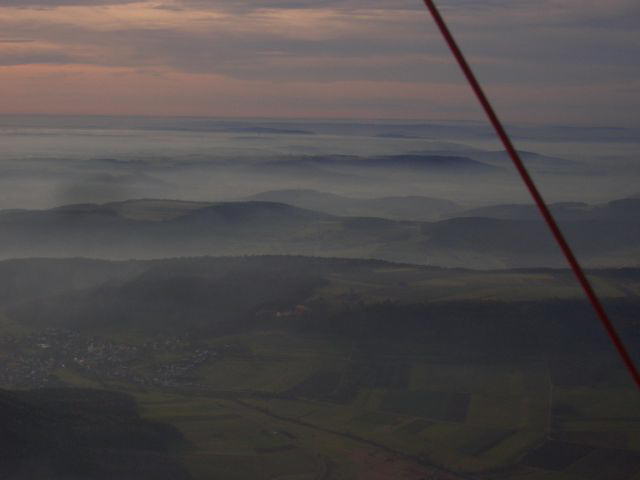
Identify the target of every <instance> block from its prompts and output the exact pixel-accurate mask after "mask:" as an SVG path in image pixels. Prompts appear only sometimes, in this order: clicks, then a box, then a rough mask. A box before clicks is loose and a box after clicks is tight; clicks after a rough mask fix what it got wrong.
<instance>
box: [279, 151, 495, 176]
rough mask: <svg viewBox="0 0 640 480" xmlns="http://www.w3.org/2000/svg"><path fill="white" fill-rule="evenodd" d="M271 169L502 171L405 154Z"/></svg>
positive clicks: (329, 158)
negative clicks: (344, 168)
mask: <svg viewBox="0 0 640 480" xmlns="http://www.w3.org/2000/svg"><path fill="white" fill-rule="evenodd" d="M267 165H269V166H287V167H293V166H295V165H304V166H313V167H349V168H358V169H365V171H366V169H391V170H394V171H403V170H404V171H414V172H424V173H442V174H460V173H492V172H497V171H500V170H502V168H501V167H497V166H494V165H490V164H488V163H484V162H481V161H478V160H473V159H471V158H468V157H462V156H456V155H433V154H422V153H416V154H404V155H384V156H376V157H359V156H355V155H326V156H307V157H297V158H292V159H283V160H277V161H273V162H268V163H267Z"/></svg>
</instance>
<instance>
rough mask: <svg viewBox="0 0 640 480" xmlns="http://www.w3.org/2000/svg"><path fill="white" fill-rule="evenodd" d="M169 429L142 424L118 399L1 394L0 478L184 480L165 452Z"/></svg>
mask: <svg viewBox="0 0 640 480" xmlns="http://www.w3.org/2000/svg"><path fill="white" fill-rule="evenodd" d="M183 443H184V439H183V437H182V435H181V434H180V432H178V430H176V429H175V428H174V427H172V426H169V425H164V424H159V423H153V422H149V421H146V420H143V419H141V418H140V416H139V415H138V412H137V407H136V403H135V401H134V400H133V399H132V398H130V397H129V396H127V395H125V394H121V393H115V392H107V391H96V390H79V389H51V390H49V389H45V390H33V391H20V392H9V391H4V390H0V451H1V452H2V454H1V457H0V458H1V460H2V461H0V478H3V479H7V480H43V479H47V480H112V479H115V478H118V479H122V480H188V479H189V478H191V477H190V475H189V474H188V472H187V471H186V470H185V469H184V468H183V467H182V466H181V465H180V464H179V463H177V462H176V461H175V460H174V459H172V458H171V455H170V451H171V450H172V449H174V448H175V447H177V446H179V445H180V444H183Z"/></svg>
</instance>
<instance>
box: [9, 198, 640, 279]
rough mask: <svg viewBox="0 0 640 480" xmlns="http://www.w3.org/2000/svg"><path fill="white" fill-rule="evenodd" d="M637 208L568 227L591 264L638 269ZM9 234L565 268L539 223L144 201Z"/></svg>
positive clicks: (53, 216)
mask: <svg viewBox="0 0 640 480" xmlns="http://www.w3.org/2000/svg"><path fill="white" fill-rule="evenodd" d="M634 202H635V203H637V202H636V201H634V200H625V201H621V202H612V203H611V204H609V206H607V207H606V208H604V207H603V208H600V207H594V211H596V212H600V213H598V214H597V215H594V216H593V218H587V219H580V218H578V219H577V220H571V221H564V222H562V226H563V228H564V229H565V231H566V234H567V236H568V238H569V240H570V241H572V242H573V243H574V244H575V247H576V251H577V253H578V255H579V256H581V257H582V259H583V261H584V262H585V263H586V264H587V265H593V266H632V265H636V264H637V262H638V255H637V249H638V247H639V244H638V238H640V222H637V221H635V218H636V217H635V214H633V213H632V212H634V210H633V209H631V210H629V209H628V208H627V207H628V204H630V203H631V204H632V205H635V203H634ZM391 203H392V204H393V202H391ZM401 203H404V200H403V201H402V202H401ZM503 208H505V207H500V208H499V209H503ZM506 209H507V212H510V211H511V210H513V209H512V208H511V207H506ZM520 209H521V207H517V208H516V209H515V210H517V211H520ZM524 210H525V212H527V211H528V210H527V209H526V208H525V209H524ZM505 216H508V215H505ZM0 230H1V231H2V236H0V249H1V250H0V251H1V252H2V257H3V258H5V259H6V258H14V257H69V256H82V257H89V258H107V259H130V258H138V259H151V258H163V257H174V256H198V255H217V256H219V255H247V254H294V255H313V256H325V257H330V256H333V257H351V258H376V259H381V260H388V261H400V262H407V263H415V264H425V265H439V266H452V267H472V268H512V267H534V266H537V267H541V266H552V267H557V266H563V260H562V258H561V257H560V255H559V254H558V253H557V251H556V249H555V247H554V245H553V243H552V241H551V238H550V236H549V235H548V233H546V230H545V227H544V225H543V224H542V222H541V221H539V220H534V219H510V218H506V219H501V218H486V217H475V216H474V217H460V218H453V219H450V220H443V221H439V222H416V221H397V220H389V219H384V218H376V217H357V216H337V215H331V214H328V213H324V212H318V211H314V210H308V209H303V208H298V207H294V206H291V205H286V204H282V203H274V202H262V201H249V202H226V203H215V204H199V203H193V202H191V203H190V202H173V201H168V200H167V201H159V200H143V201H129V202H120V203H109V204H103V205H96V204H83V205H69V206H64V207H59V208H54V209H51V210H11V211H4V212H0Z"/></svg>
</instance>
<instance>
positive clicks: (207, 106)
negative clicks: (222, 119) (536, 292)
mask: <svg viewBox="0 0 640 480" xmlns="http://www.w3.org/2000/svg"><path fill="white" fill-rule="evenodd" d="M437 3H438V5H439V6H440V8H441V9H442V11H443V14H444V16H445V18H446V19H447V20H448V21H449V23H450V26H451V28H452V30H453V31H454V34H455V35H456V36H457V37H458V39H459V43H460V44H461V46H462V48H463V50H464V51H465V52H466V53H467V55H468V57H469V59H470V61H471V64H472V65H473V67H474V68H475V70H476V71H477V73H478V75H479V77H480V79H481V81H482V82H483V84H484V85H485V88H486V90H487V92H488V94H489V96H490V97H491V98H492V99H493V101H494V103H495V105H496V107H497V109H498V111H499V112H500V114H501V115H502V116H503V118H504V119H505V120H506V121H508V122H514V123H515V122H518V123H544V124H552V125H555V124H571V125H598V126H619V127H625V126H627V127H628V126H631V127H638V126H640V115H638V114H637V112H638V111H639V110H640V108H639V107H640V62H638V59H639V58H640V2H638V1H637V0H607V1H602V0H536V1H525V0H439V1H438V2H437ZM0 82H1V83H0V85H1V88H0V105H1V107H0V113H4V114H9V113H19V114H22V113H46V114H105V115H194V116H241V117H247V116H248V117H304V118H396V119H426V120H480V119H481V118H482V116H481V112H480V110H479V108H478V107H477V105H476V102H475V100H474V98H473V97H472V95H471V93H470V92H469V89H468V87H467V85H466V84H465V83H464V81H463V78H462V76H461V74H460V72H459V70H458V68H457V67H456V65H455V64H454V63H453V60H452V58H451V56H450V54H449V52H448V51H447V50H446V48H445V46H444V43H443V42H442V39H441V38H440V36H439V33H438V31H437V30H436V28H435V26H434V24H433V22H432V20H431V18H430V16H429V14H428V12H427V11H426V9H425V8H424V5H423V4H422V1H421V0H143V1H130V0H0Z"/></svg>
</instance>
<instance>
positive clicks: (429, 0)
mask: <svg viewBox="0 0 640 480" xmlns="http://www.w3.org/2000/svg"><path fill="white" fill-rule="evenodd" d="M423 1H424V4H425V5H426V7H427V8H428V9H429V11H430V12H431V16H432V17H433V19H434V21H435V22H436V25H437V26H438V28H439V29H440V33H442V36H443V37H444V40H445V42H446V43H447V45H448V46H449V49H450V50H451V53H453V56H454V57H455V59H456V61H457V62H458V65H459V66H460V68H461V69H462V72H463V73H464V75H465V77H466V78H467V81H468V82H469V85H470V86H471V89H472V90H473V92H474V93H475V95H476V97H477V98H478V101H479V102H480V104H481V105H482V108H483V109H484V111H485V113H486V115H487V117H489V121H490V122H491V125H493V128H494V129H495V131H496V133H497V135H498V137H499V138H500V140H501V141H502V144H503V146H504V148H505V150H506V151H507V153H508V154H509V157H511V161H512V162H513V164H514V166H515V167H516V170H517V171H518V173H519V174H520V177H521V178H522V181H523V182H524V184H525V185H526V187H527V189H528V190H529V193H530V194H531V196H532V197H533V200H534V201H535V203H536V205H537V207H538V210H540V214H541V215H542V217H543V218H544V220H545V222H546V223H547V226H548V227H549V229H550V230H551V233H552V234H553V237H554V238H555V240H556V242H557V243H558V246H559V247H560V250H562V253H563V254H564V256H565V258H566V260H567V263H568V264H569V266H570V267H571V270H573V273H574V275H575V276H576V278H577V280H578V283H580V286H581V287H582V289H583V290H584V293H585V295H586V296H587V299H588V300H589V302H590V303H591V306H592V307H593V309H594V310H595V312H596V315H597V316H598V318H599V319H600V322H601V323H602V326H603V327H604V329H605V330H606V332H607V335H608V336H609V338H610V340H611V342H612V343H613V345H614V346H615V348H616V350H617V351H618V354H619V355H620V358H621V359H622V361H623V363H624V365H625V366H626V368H627V370H628V371H629V374H630V375H631V377H632V378H633V380H634V382H635V384H636V386H637V387H638V389H640V373H639V372H638V369H637V367H636V365H635V363H634V361H633V358H631V355H630V354H629V351H628V350H627V348H626V347H625V345H624V342H623V341H622V338H620V335H619V334H618V332H617V331H616V328H615V326H614V325H613V322H612V321H611V319H610V318H609V316H608V315H607V312H606V310H605V309H604V307H603V306H602V302H601V301H600V299H599V298H598V295H597V294H596V292H595V290H594V289H593V287H592V286H591V282H589V279H588V278H587V276H586V275H585V273H584V270H583V269H582V267H581V266H580V263H579V262H578V260H577V258H576V256H575V255H574V253H573V250H572V249H571V246H570V245H569V243H568V242H567V240H566V238H565V236H564V234H563V233H562V231H561V230H560V227H559V226H558V223H557V222H556V220H555V218H554V217H553V215H552V214H551V211H550V210H549V207H548V206H547V204H546V202H545V200H544V198H542V195H541V194H540V191H539V190H538V187H536V184H535V183H534V181H533V179H532V178H531V175H529V172H528V171H527V169H526V167H525V166H524V163H523V161H522V159H521V158H520V154H519V153H518V151H517V150H516V149H515V147H514V146H513V142H512V141H511V138H510V137H509V135H508V134H507V131H506V130H505V128H504V126H503V125H502V122H501V121H500V119H499V118H498V115H497V114H496V112H495V110H494V109H493V107H492V105H491V102H490V101H489V99H488V97H487V96H486V95H485V93H484V90H483V89H482V86H481V85H480V82H478V79H477V78H476V76H475V74H474V73H473V70H472V69H471V67H470V66H469V63H468V62H467V60H466V58H465V56H464V54H463V53H462V50H460V47H459V46H458V43H457V42H456V40H455V38H454V36H453V34H452V33H451V31H450V30H449V27H448V26H447V23H446V22H445V20H444V18H443V17H442V15H441V14H440V11H439V10H438V7H436V5H435V3H434V2H433V0H423Z"/></svg>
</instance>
